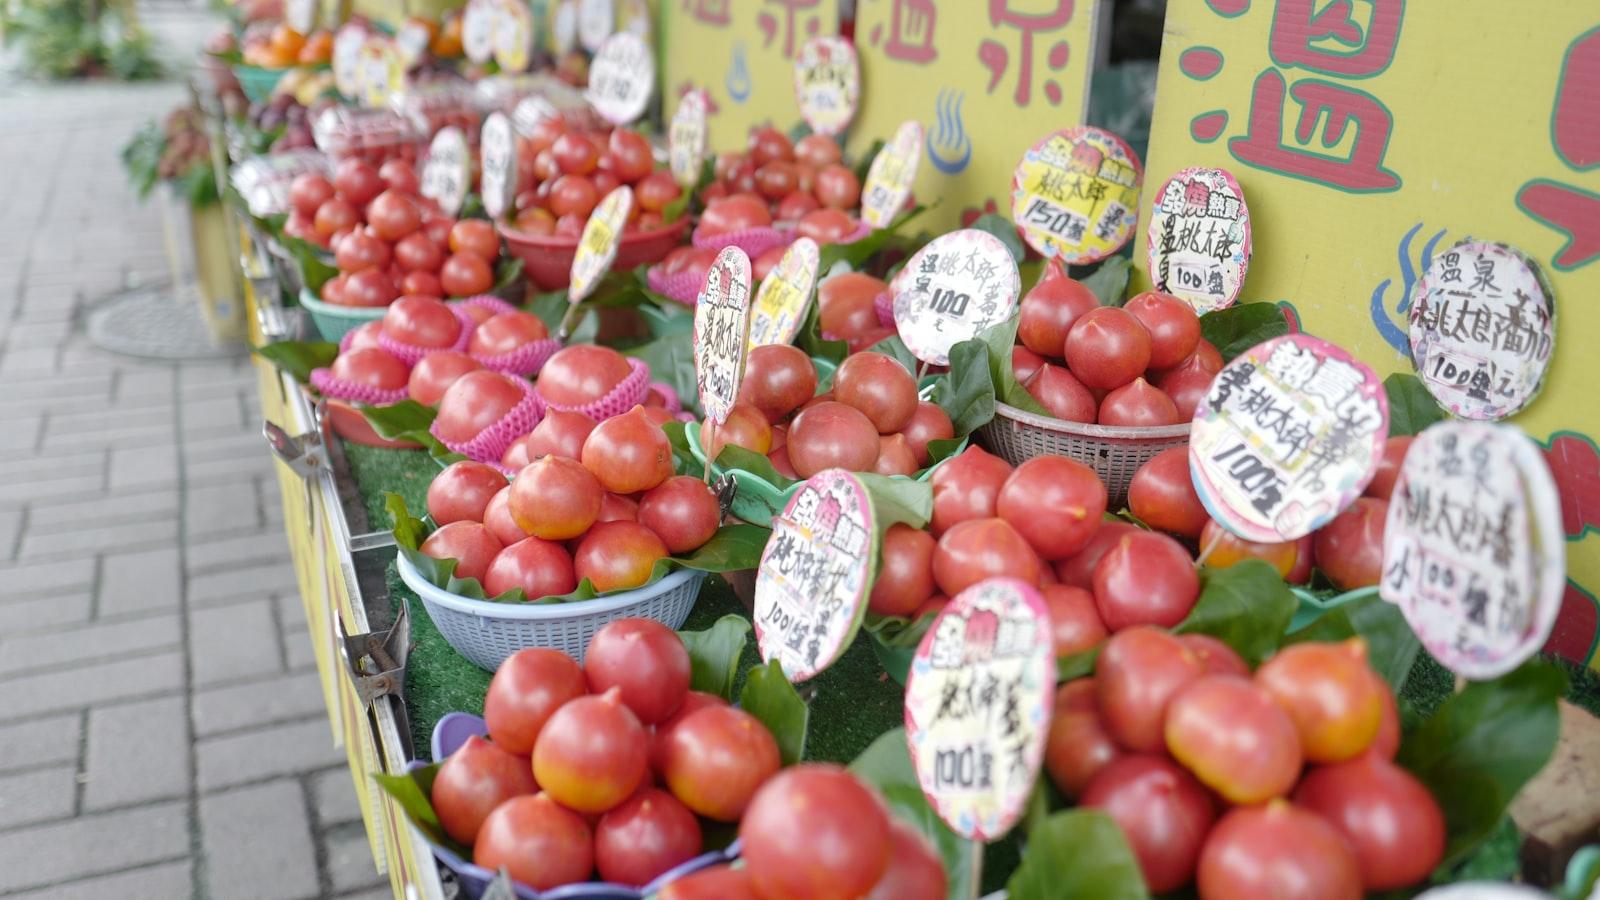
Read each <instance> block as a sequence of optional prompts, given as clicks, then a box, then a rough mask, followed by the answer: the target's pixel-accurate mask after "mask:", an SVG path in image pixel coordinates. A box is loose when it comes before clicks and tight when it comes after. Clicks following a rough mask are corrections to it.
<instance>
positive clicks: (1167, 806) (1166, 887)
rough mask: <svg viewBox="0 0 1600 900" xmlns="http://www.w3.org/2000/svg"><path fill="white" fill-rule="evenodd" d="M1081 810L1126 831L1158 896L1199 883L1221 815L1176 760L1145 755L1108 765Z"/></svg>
mask: <svg viewBox="0 0 1600 900" xmlns="http://www.w3.org/2000/svg"><path fill="white" fill-rule="evenodd" d="M1080 805H1081V806H1083V807H1085V808H1088V809H1099V810H1102V811H1104V812H1105V813H1106V815H1109V816H1110V817H1111V820H1112V821H1114V822H1116V823H1117V827H1118V828H1121V829H1122V834H1123V837H1125V838H1127V839H1128V846H1129V848H1130V849H1132V850H1133V855H1134V858H1135V859H1137V860H1138V862H1139V871H1140V872H1141V873H1142V874H1143V875H1144V882H1145V886H1146V887H1148V888H1149V889H1150V890H1151V892H1153V893H1165V892H1167V891H1173V890H1177V889H1178V888H1180V887H1183V886H1184V885H1186V884H1188V883H1189V882H1190V881H1191V880H1193V878H1194V871H1195V866H1196V864H1197V863H1198V862H1199V860H1200V848H1201V846H1202V845H1203V844H1204V843H1205V839H1206V832H1208V831H1210V830H1211V823H1212V822H1213V821H1214V820H1215V819H1216V815H1217V814H1216V811H1215V810H1214V809H1213V808H1212V806H1211V798H1210V797H1209V796H1207V795H1206V790H1205V788H1203V787H1201V786H1200V783H1199V782H1197V781H1195V780H1194V777H1193V776H1191V775H1190V774H1189V773H1188V772H1185V771H1184V770H1183V769H1181V768H1179V767H1178V766H1176V765H1174V764H1173V763H1172V761H1171V760H1168V759H1166V758H1164V757H1161V756H1156V755H1153V754H1143V753H1141V754H1134V755H1131V756H1122V757H1119V758H1117V759H1114V760H1112V761H1111V762H1109V763H1107V764H1106V765H1105V767H1104V768H1102V769H1101V770H1100V771H1099V772H1098V773H1097V774H1096V775H1095V776H1094V779H1093V780H1092V781H1090V782H1089V786H1088V787H1087V788H1086V789H1085V790H1084V792H1083V797H1082V798H1081V801H1080Z"/></svg>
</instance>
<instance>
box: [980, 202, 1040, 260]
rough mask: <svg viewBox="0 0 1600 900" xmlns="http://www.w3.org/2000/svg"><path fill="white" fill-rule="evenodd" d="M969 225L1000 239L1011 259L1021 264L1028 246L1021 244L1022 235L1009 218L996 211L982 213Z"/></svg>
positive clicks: (1026, 253)
mask: <svg viewBox="0 0 1600 900" xmlns="http://www.w3.org/2000/svg"><path fill="white" fill-rule="evenodd" d="M969 227H971V228H974V229H976V230H978V231H983V232H987V233H989V234H992V235H994V236H995V237H997V238H999V239H1000V243H1002V244H1005V245H1006V249H1007V250H1009V251H1010V252H1011V261H1012V262H1015V263H1017V264H1019V265H1020V264H1021V263H1022V260H1023V259H1025V258H1026V257H1027V255H1028V248H1027V247H1026V246H1024V245H1023V243H1022V237H1021V236H1020V235H1018V234H1017V226H1015V225H1013V224H1011V220H1010V219H1008V218H1006V217H1005V216H1002V215H998V214H996V213H984V214H983V215H981V216H979V217H978V218H977V220H976V221H974V222H973V223H972V224H971V225H970V226H969Z"/></svg>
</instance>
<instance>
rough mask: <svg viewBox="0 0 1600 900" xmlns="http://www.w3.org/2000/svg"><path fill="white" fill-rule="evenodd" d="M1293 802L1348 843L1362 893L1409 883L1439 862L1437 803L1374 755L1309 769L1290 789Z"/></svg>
mask: <svg viewBox="0 0 1600 900" xmlns="http://www.w3.org/2000/svg"><path fill="white" fill-rule="evenodd" d="M1294 802H1295V803H1296V804H1298V805H1299V806H1302V807H1305V808H1306V809H1308V810H1310V811H1312V812H1314V813H1316V814H1317V815H1319V816H1321V817H1322V818H1323V819H1325V820H1326V821H1327V822H1328V823H1329V824H1330V825H1332V826H1333V827H1334V828H1336V829H1338V831H1339V833H1340V834H1342V835H1343V836H1344V839H1345V840H1346V841H1348V842H1349V843H1350V846H1351V848H1352V849H1354V850H1355V854H1356V863H1357V865H1358V866H1359V868H1360V870H1361V886H1362V888H1363V889H1365V890H1368V891H1385V890H1391V889H1394V888H1402V887H1406V886H1407V885H1411V884H1415V883H1417V882H1419V881H1421V880H1423V879H1424V878H1426V877H1427V876H1428V873H1430V872H1432V871H1433V869H1434V867H1435V866H1437V865H1438V864H1439V861H1440V860H1441V859H1443V858H1444V848H1445V826H1444V814H1443V813H1442V812H1440V810H1439V804H1438V802H1437V801H1435V800H1434V799H1433V795H1432V794H1430V793H1428V789H1427V788H1426V787H1425V786H1423V784H1422V782H1420V781H1418V780H1417V779H1416V777H1415V776H1413V775H1411V773H1409V772H1407V771H1406V770H1404V769H1402V768H1400V767H1399V766H1396V765H1395V764H1394V763H1391V762H1389V761H1388V760H1387V759H1384V758H1383V757H1382V756H1379V755H1377V754H1373V753H1363V754H1361V755H1360V756H1358V757H1356V758H1355V759H1352V760H1350V761H1349V762H1342V763H1338V764H1336V765H1331V766H1317V767H1315V768H1313V769H1312V770H1311V771H1310V773H1308V774H1307V775H1306V777H1305V779H1304V780H1302V781H1301V782H1300V786H1299V787H1298V788H1297V789H1296V790H1295V792H1294Z"/></svg>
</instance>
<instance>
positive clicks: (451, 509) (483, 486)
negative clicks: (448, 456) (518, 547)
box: [427, 459, 506, 525]
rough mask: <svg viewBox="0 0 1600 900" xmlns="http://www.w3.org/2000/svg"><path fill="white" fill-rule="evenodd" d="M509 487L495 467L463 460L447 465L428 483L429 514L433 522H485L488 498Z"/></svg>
mask: <svg viewBox="0 0 1600 900" xmlns="http://www.w3.org/2000/svg"><path fill="white" fill-rule="evenodd" d="M505 486H506V477H505V476H504V475H501V474H500V471H499V470H498V469H496V468H494V467H493V466H489V465H485V464H483V463H481V462H474V461H472V460H470V459H463V460H459V461H457V462H453V463H451V464H450V465H448V466H445V468H444V471H442V472H440V473H439V474H438V475H435V476H434V477H433V481H432V482H430V483H429V484H428V498H427V504H428V515H429V516H432V517H433V521H434V524H436V525H448V524H450V523H451V522H482V521H483V511H484V509H485V508H487V507H488V505H489V500H490V499H491V498H493V497H494V495H495V494H498V493H499V492H500V489H501V488H504V487H505Z"/></svg>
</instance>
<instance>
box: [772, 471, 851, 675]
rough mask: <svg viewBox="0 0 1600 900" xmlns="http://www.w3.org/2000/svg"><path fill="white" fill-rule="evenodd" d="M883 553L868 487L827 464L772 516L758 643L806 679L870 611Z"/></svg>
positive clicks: (840, 648)
mask: <svg viewBox="0 0 1600 900" xmlns="http://www.w3.org/2000/svg"><path fill="white" fill-rule="evenodd" d="M877 554H878V534H877V529H876V528H875V527H874V525H873V515H872V504H871V502H870V498H869V497H868V496H867V489H866V488H865V487H864V486H863V485H862V484H861V482H860V481H859V480H858V479H857V478H856V477H855V476H854V475H852V474H850V473H849V472H846V471H844V470H843V469H826V470H824V471H821V472H818V473H817V474H815V475H813V476H811V478H810V479H808V480H807V481H806V482H805V483H804V484H802V485H800V489H799V490H797V491H795V494H794V496H793V497H790V498H789V503H788V504H787V505H786V506H784V508H783V514H782V515H780V516H778V518H776V519H774V520H773V522H772V537H771V538H769V539H768V540H767V546H766V549H764V550H762V551H761V564H760V566H759V567H758V568H757V569H756V589H755V604H754V606H755V610H754V619H755V625H756V645H757V647H759V648H760V650H761V659H762V661H763V662H770V661H772V660H774V659H776V660H778V664H779V665H781V666H783V673H784V674H785V675H787V676H788V677H789V680H790V681H794V682H801V681H806V680H809V679H810V678H812V677H814V676H815V675H817V674H818V673H820V672H821V671H822V670H824V669H826V668H827V667H828V666H830V665H832V664H833V662H834V660H836V659H838V658H839V656H840V654H842V653H843V652H844V649H845V648H846V647H848V646H849V645H850V641H851V639H852V638H854V637H855V633H856V630H857V629H858V628H860V626H861V619H862V617H863V616H864V615H865V614H866V609H867V593H868V592H869V590H870V589H871V585H870V584H869V583H868V579H869V577H870V574H871V572H872V561H873V559H874V558H875V557H876V556H877Z"/></svg>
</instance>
